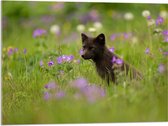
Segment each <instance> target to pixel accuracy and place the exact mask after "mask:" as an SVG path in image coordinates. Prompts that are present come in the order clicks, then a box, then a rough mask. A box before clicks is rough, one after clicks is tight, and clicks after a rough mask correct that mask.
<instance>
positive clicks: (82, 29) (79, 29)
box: [76, 24, 85, 32]
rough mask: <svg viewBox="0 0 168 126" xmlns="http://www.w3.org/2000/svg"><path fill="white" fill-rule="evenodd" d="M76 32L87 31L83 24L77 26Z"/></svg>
mask: <svg viewBox="0 0 168 126" xmlns="http://www.w3.org/2000/svg"><path fill="white" fill-rule="evenodd" d="M76 30H77V31H79V32H83V31H84V30H85V26H84V25H83V24H79V25H77V27H76Z"/></svg>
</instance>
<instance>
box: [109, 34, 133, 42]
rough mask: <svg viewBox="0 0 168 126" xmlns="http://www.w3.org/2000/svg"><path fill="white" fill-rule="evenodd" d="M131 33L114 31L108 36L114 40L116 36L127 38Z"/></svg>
mask: <svg viewBox="0 0 168 126" xmlns="http://www.w3.org/2000/svg"><path fill="white" fill-rule="evenodd" d="M132 36H133V35H132V33H125V32H124V33H114V34H112V35H111V36H110V40H111V41H114V40H116V39H117V38H120V39H126V40H127V39H129V38H131V37H132Z"/></svg>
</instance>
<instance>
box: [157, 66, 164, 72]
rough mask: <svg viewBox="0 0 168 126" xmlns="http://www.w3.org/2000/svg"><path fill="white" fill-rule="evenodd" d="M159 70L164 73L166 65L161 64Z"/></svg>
mask: <svg viewBox="0 0 168 126" xmlns="http://www.w3.org/2000/svg"><path fill="white" fill-rule="evenodd" d="M158 71H159V73H164V71H165V66H164V65H163V64H159V67H158Z"/></svg>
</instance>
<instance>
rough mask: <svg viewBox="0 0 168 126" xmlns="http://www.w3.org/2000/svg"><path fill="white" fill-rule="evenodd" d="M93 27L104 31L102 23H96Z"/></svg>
mask: <svg viewBox="0 0 168 126" xmlns="http://www.w3.org/2000/svg"><path fill="white" fill-rule="evenodd" d="M93 26H94V27H95V28H96V29H97V30H100V29H102V27H103V26H102V24H101V23H100V22H95V23H94V24H93Z"/></svg>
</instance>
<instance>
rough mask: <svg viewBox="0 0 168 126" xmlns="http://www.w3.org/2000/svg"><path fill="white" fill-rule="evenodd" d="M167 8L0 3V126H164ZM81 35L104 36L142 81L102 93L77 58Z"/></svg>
mask: <svg viewBox="0 0 168 126" xmlns="http://www.w3.org/2000/svg"><path fill="white" fill-rule="evenodd" d="M167 8H168V5H166V4H165V5H162V4H124V3H123V4H121V3H120V4H118V3H61V2H21V1H19V2H10V1H8V2H7V1H2V57H1V60H2V123H3V124H36V123H38V124H41V123H43V124H51V123H100V122H103V123H104V122H149V121H150V122H151V121H152V122H155V121H168V115H167V113H168V102H167V100H168V96H167V95H168V90H167V82H168V78H167V77H168V75H167V72H168V63H167V59H168V10H167ZM82 32H84V33H87V34H89V35H91V36H96V35H98V34H99V33H104V34H105V35H106V44H107V46H108V48H109V49H110V50H111V51H112V52H115V53H116V54H118V55H120V56H121V57H122V58H123V59H124V60H126V61H127V62H129V63H130V64H132V65H133V66H135V67H136V68H137V69H139V70H140V71H141V72H142V73H143V75H144V79H143V80H141V81H130V80H126V81H121V82H120V83H119V84H118V85H117V86H116V85H114V84H112V83H111V84H110V86H107V84H106V82H105V81H103V80H102V79H101V78H100V77H99V76H98V75H97V73H96V70H95V68H94V64H93V62H92V61H86V60H83V59H82V58H81V57H80V53H81V47H82V46H81V33H82ZM120 79H121V80H122V79H123V78H122V77H120Z"/></svg>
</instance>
